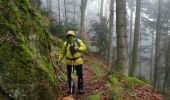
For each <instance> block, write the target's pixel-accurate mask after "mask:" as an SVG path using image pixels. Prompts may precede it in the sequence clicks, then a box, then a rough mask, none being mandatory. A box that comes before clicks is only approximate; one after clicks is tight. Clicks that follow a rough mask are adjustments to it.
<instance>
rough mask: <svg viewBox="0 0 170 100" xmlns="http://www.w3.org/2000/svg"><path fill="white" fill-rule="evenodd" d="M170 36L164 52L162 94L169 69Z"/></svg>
mask: <svg viewBox="0 0 170 100" xmlns="http://www.w3.org/2000/svg"><path fill="white" fill-rule="evenodd" d="M169 55H170V36H169V42H168V47H167V51H166V63H165V76H164V82H163V93H164V91H165V88H166V83H167V78H168V76H169V73H170V67H169V59H170V56H169Z"/></svg>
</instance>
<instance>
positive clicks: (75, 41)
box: [65, 38, 80, 51]
mask: <svg viewBox="0 0 170 100" xmlns="http://www.w3.org/2000/svg"><path fill="white" fill-rule="evenodd" d="M75 43H77V44H78V46H79V47H80V43H79V42H78V39H77V38H76V39H75V40H74V44H75ZM67 46H68V41H66V47H65V51H66V49H67Z"/></svg>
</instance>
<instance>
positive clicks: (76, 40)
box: [74, 38, 80, 47]
mask: <svg viewBox="0 0 170 100" xmlns="http://www.w3.org/2000/svg"><path fill="white" fill-rule="evenodd" d="M75 42H76V43H77V44H78V46H79V47H80V43H79V42H78V39H77V38H76V39H75V40H74V43H75Z"/></svg>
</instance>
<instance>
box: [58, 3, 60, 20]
mask: <svg viewBox="0 0 170 100" xmlns="http://www.w3.org/2000/svg"><path fill="white" fill-rule="evenodd" d="M58 20H59V23H60V0H58Z"/></svg>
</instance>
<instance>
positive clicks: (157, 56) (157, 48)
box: [153, 0, 161, 89]
mask: <svg viewBox="0 0 170 100" xmlns="http://www.w3.org/2000/svg"><path fill="white" fill-rule="evenodd" d="M160 9H161V0H159V2H158V16H157V25H156V42H155V43H156V45H155V68H154V78H153V79H154V80H153V81H154V88H155V89H157V85H158V77H159V72H158V69H159V67H160Z"/></svg>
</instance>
